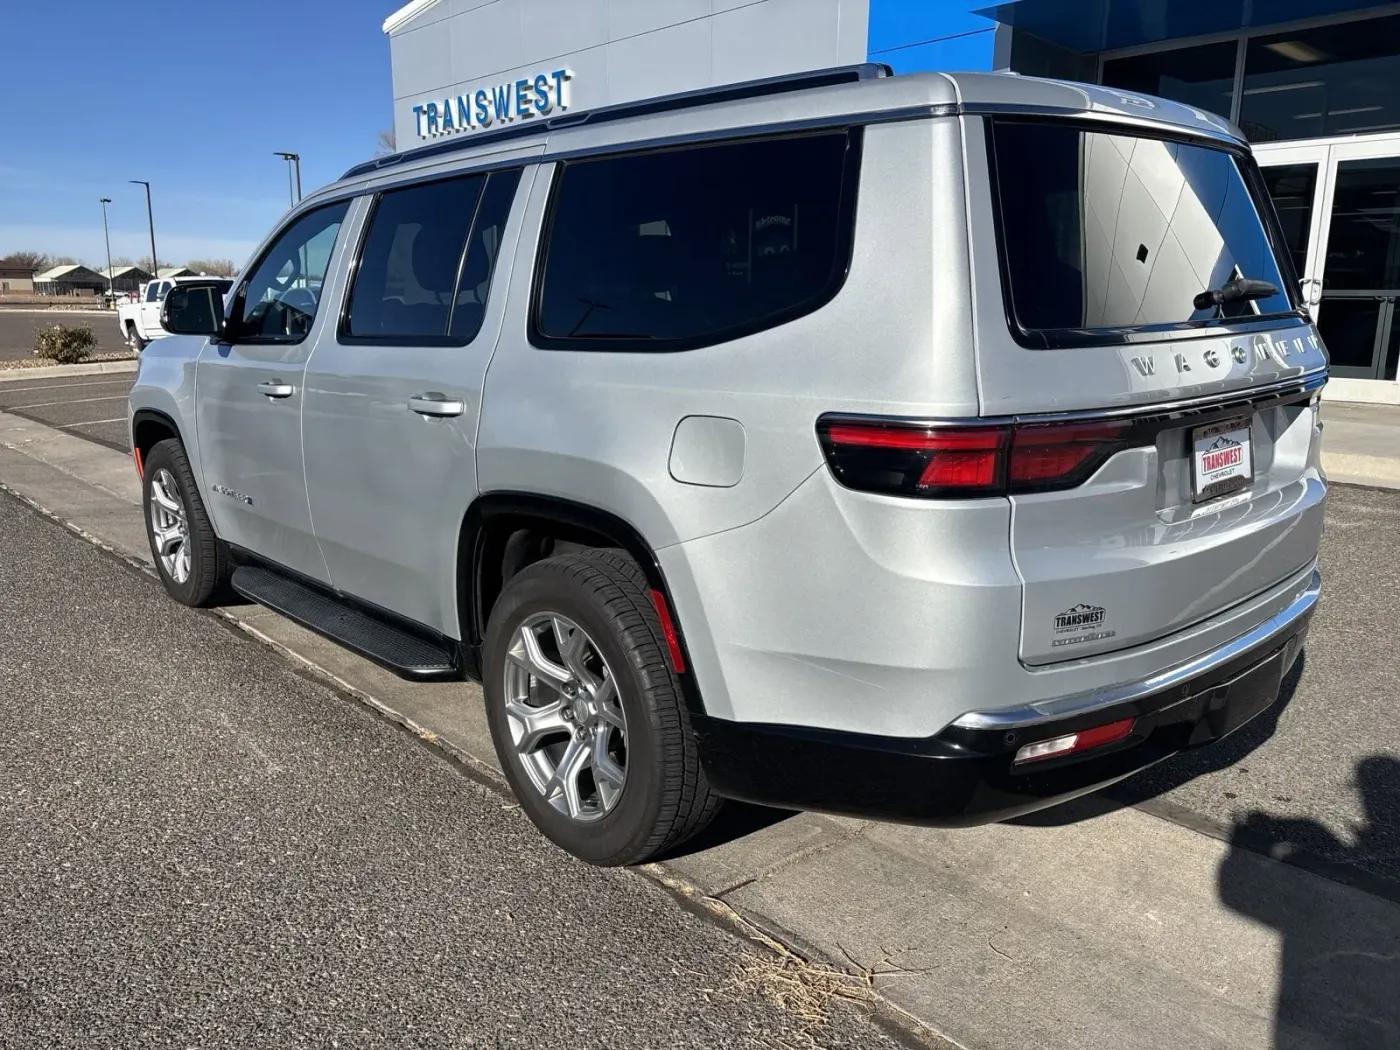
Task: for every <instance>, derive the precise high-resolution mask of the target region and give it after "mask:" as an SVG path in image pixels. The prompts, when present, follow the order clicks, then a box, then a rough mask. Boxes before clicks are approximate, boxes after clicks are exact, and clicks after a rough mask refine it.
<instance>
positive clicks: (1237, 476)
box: [1191, 416, 1254, 503]
mask: <svg viewBox="0 0 1400 1050" xmlns="http://www.w3.org/2000/svg"><path fill="white" fill-rule="evenodd" d="M1252 423H1253V420H1252V419H1251V418H1250V417H1249V416H1238V417H1236V418H1234V419H1227V420H1222V421H1221V422H1219V423H1211V424H1209V425H1208V426H1203V427H1195V428H1193V429H1192V431H1191V502H1192V503H1206V502H1209V501H1210V500H1213V499H1219V498H1220V497H1221V496H1228V495H1230V494H1231V493H1234V492H1239V491H1240V490H1241V489H1247V488H1249V487H1250V486H1251V485H1253V484H1254V433H1253V430H1252V428H1251V424H1252ZM1236 449H1238V450H1239V451H1238V452H1235V450H1236ZM1212 455H1214V456H1216V457H1222V456H1223V457H1224V458H1226V459H1228V460H1231V461H1230V462H1225V463H1222V464H1221V465H1220V466H1215V467H1211V464H1210V461H1209V460H1208V459H1207V457H1208V456H1212ZM1208 467H1210V469H1207V468H1208Z"/></svg>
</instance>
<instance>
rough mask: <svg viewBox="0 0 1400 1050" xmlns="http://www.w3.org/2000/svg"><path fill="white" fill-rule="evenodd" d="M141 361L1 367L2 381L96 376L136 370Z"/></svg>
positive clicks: (12, 381) (0, 381)
mask: <svg viewBox="0 0 1400 1050" xmlns="http://www.w3.org/2000/svg"><path fill="white" fill-rule="evenodd" d="M140 364H141V362H140V361H138V360H136V359H135V358H131V359H123V360H120V361H93V362H91V363H90V364H85V365H44V366H43V367H41V368H0V383H19V382H23V381H24V380H26V379H58V378H61V377H63V376H96V375H106V374H108V373H112V374H120V373H123V372H135V371H136V369H137V368H138V367H139V366H140Z"/></svg>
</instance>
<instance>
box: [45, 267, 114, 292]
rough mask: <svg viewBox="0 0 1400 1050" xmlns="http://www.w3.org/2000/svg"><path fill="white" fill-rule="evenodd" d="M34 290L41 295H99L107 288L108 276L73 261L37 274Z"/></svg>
mask: <svg viewBox="0 0 1400 1050" xmlns="http://www.w3.org/2000/svg"><path fill="white" fill-rule="evenodd" d="M34 290H35V291H36V292H38V293H39V294H40V295H97V294H99V293H101V292H105V291H106V290H107V278H106V277H104V276H102V274H100V273H98V272H97V271H96V270H89V269H88V268H87V267H86V266H83V265H81V264H78V263H73V264H70V265H68V266H55V267H54V268H53V269H52V270H45V271H44V272H43V273H41V274H39V275H37V276H36V277H35V278H34Z"/></svg>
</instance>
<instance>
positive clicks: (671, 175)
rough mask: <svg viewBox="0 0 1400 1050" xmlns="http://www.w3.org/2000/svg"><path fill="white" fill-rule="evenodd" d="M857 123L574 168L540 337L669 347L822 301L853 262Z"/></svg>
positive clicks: (755, 326)
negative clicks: (814, 132) (846, 127)
mask: <svg viewBox="0 0 1400 1050" xmlns="http://www.w3.org/2000/svg"><path fill="white" fill-rule="evenodd" d="M859 145H860V138H859V132H858V131H851V132H847V131H840V132H835V133H826V134H818V135H810V136H804V137H798V138H785V139H770V140H766V141H750V142H730V143H721V144H715V145H707V146H700V147H691V148H685V149H675V150H668V151H663V152H656V153H644V154H634V155H631V156H623V157H608V158H603V159H598V160H586V161H576V162H574V163H570V164H566V165H564V168H563V171H562V172H561V173H560V175H559V177H558V179H557V181H556V183H555V187H554V197H553V201H552V208H551V216H552V218H551V222H550V225H549V231H548V235H547V242H546V243H547V247H546V256H545V260H544V264H543V267H542V271H541V280H540V282H539V284H538V286H537V292H536V295H537V299H536V310H535V315H534V316H535V327H534V331H533V332H532V338H533V341H534V342H535V344H536V345H537V346H542V347H546V348H551V349H571V350H624V351H642V352H646V351H651V352H655V351H668V350H686V349H693V348H696V347H699V346H705V345H710V344H713V343H718V342H722V341H724V340H728V339H733V338H737V337H738V336H741V335H745V334H749V333H752V332H756V331H759V330H761V329H764V328H770V327H772V326H774V325H778V324H782V323H783V322H785V321H790V320H792V319H793V318H795V317H798V316H801V315H802V314H805V313H809V312H811V311H812V310H815V309H817V308H819V307H820V306H821V305H823V304H824V303H825V302H826V301H828V300H829V299H830V298H831V297H832V296H833V295H835V293H836V291H837V289H839V288H840V286H841V283H842V281H843V280H844V279H845V275H846V268H847V265H848V263H849V261H850V245H851V233H852V229H853V226H854V216H855V206H854V205H855V182H856V178H857V171H858V169H857V164H858V161H859Z"/></svg>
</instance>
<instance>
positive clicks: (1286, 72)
mask: <svg viewBox="0 0 1400 1050" xmlns="http://www.w3.org/2000/svg"><path fill="white" fill-rule="evenodd" d="M384 31H385V33H386V34H388V36H389V40H390V55H391V61H392V65H393V87H394V125H395V133H396V136H397V140H398V144H399V146H400V147H401V148H405V147H410V146H413V145H417V144H420V143H423V142H427V141H430V140H434V139H438V138H441V137H444V136H450V135H471V134H474V133H476V132H478V131H480V130H482V129H483V128H487V127H491V126H496V125H499V124H502V123H507V122H516V121H521V120H529V119H538V118H539V117H541V116H547V115H555V114H558V113H561V112H564V111H566V110H572V111H581V110H585V109H594V108H597V107H600V106H606V105H610V104H613V103H618V102H629V101H634V100H636V99H639V98H647V97H651V96H655V95H665V94H671V93H674V92H680V91H690V90H695V89H698V88H706V87H712V86H717V85H720V84H726V83H733V82H735V81H741V80H752V79H757V78H761V77H769V76H779V75H783V74H788V73H795V72H799V71H802V70H810V69H819V68H823V67H828V66H838V65H850V64H855V63H859V62H866V61H871V62H881V63H885V64H887V65H889V66H890V67H891V68H892V69H893V70H894V71H895V72H896V73H907V72H916V71H922V70H940V69H943V70H1003V71H1010V72H1016V73H1021V74H1025V75H1034V76H1052V77H1060V78H1065V79H1071V80H1084V81H1090V82H1096V83H1102V84H1106V85H1109V86H1111V87H1116V88H1121V89H1124V90H1125V91H1131V92H1135V93H1137V92H1140V93H1151V94H1156V95H1162V96H1165V97H1167V98H1170V99H1174V100H1176V101H1179V102H1184V103H1187V104H1190V105H1192V106H1196V107H1199V108H1201V109H1206V110H1210V111H1212V112H1216V113H1220V114H1223V115H1225V116H1228V117H1229V118H1230V119H1231V120H1233V121H1234V122H1235V123H1236V124H1237V125H1238V126H1239V127H1240V128H1241V129H1242V130H1243V132H1244V134H1245V136H1246V137H1247V138H1248V139H1249V140H1250V141H1251V142H1252V143H1253V144H1254V146H1255V149H1256V151H1257V154H1258V157H1259V162H1260V164H1261V165H1262V166H1263V168H1264V174H1265V177H1266V180H1267V182H1268V184H1269V187H1270V189H1271V191H1272V192H1273V194H1274V200H1275V203H1276V204H1277V206H1278V209H1279V213H1280V216H1281V218H1282V220H1283V224H1284V229H1285V233H1286V236H1287V239H1288V246H1289V248H1290V250H1291V252H1292V255H1293V260H1294V265H1295V268H1296V270H1297V272H1298V274H1299V276H1300V277H1301V278H1302V281H1303V291H1304V296H1305V298H1306V299H1307V301H1308V302H1309V303H1310V305H1311V309H1312V311H1313V313H1314V315H1315V316H1316V318H1317V321H1318V325H1319V327H1320V329H1321V331H1322V334H1323V336H1324V338H1325V339H1326V342H1327V346H1328V349H1329V351H1330V352H1331V355H1332V365H1333V376H1334V381H1333V383H1332V384H1331V386H1330V387H1329V393H1330V395H1331V396H1333V397H1338V398H1344V399H1346V400H1355V401H1376V402H1387V403H1400V383H1398V382H1397V379H1396V373H1397V364H1398V363H1400V317H1397V316H1396V314H1397V311H1396V300H1397V298H1400V3H1395V4H1385V5H1375V4H1368V3H1365V2H1364V0H1007V2H1004V3H1000V4H988V3H987V2H986V0H413V2H412V3H409V4H408V5H407V6H405V7H403V8H402V9H401V10H399V11H397V12H396V13H394V14H393V15H391V16H390V17H389V18H388V19H387V20H386V21H385V23H384Z"/></svg>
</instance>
